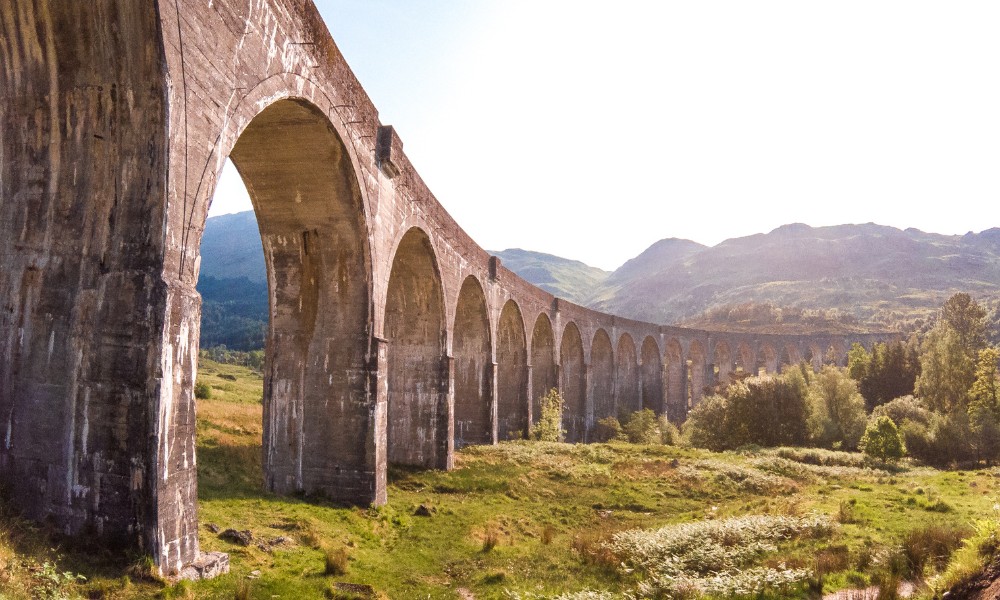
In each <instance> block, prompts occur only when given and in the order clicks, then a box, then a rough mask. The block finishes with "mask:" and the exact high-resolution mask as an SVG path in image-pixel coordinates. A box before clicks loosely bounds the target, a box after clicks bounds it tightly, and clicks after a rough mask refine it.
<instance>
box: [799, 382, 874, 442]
mask: <svg viewBox="0 0 1000 600" xmlns="http://www.w3.org/2000/svg"><path fill="white" fill-rule="evenodd" d="M809 402H810V405H811V407H812V411H811V413H810V415H809V430H810V433H811V434H812V438H813V441H814V442H816V443H817V444H818V445H820V446H823V447H826V448H845V449H852V450H853V449H854V448H856V447H857V445H858V440H860V439H861V435H862V433H864V430H865V419H866V416H867V415H866V414H865V401H864V398H862V397H861V394H860V393H858V385H857V383H856V382H855V381H854V380H853V379H851V378H850V377H848V376H847V373H846V371H844V370H843V369H838V368H837V367H832V366H829V365H828V366H825V367H823V370H822V371H820V373H819V374H818V375H816V377H815V378H813V382H812V384H811V385H810V386H809Z"/></svg>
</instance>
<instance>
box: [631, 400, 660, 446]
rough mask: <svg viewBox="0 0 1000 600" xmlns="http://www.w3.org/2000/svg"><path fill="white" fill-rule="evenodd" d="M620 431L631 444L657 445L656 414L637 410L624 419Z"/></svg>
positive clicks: (658, 440) (658, 425)
mask: <svg viewBox="0 0 1000 600" xmlns="http://www.w3.org/2000/svg"><path fill="white" fill-rule="evenodd" d="M622 430H623V431H624V433H625V436H626V437H627V438H628V441H630V442H632V443H633V444H659V443H660V442H661V435H660V422H659V420H658V419H657V418H656V413H654V412H653V411H651V410H650V409H648V408H644V409H642V410H637V411H635V412H634V413H632V414H631V415H629V416H628V418H627V419H625V422H624V423H623V424H622Z"/></svg>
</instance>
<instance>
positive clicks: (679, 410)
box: [664, 339, 687, 423]
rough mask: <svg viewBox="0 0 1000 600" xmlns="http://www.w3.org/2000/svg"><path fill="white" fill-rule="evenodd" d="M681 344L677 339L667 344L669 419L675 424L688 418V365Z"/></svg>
mask: <svg viewBox="0 0 1000 600" xmlns="http://www.w3.org/2000/svg"><path fill="white" fill-rule="evenodd" d="M683 354H684V353H683V350H682V349H681V344H680V342H678V341H677V340H676V339H671V340H670V341H668V342H667V349H666V354H665V368H664V371H665V372H666V375H667V417H668V418H669V419H670V420H671V421H673V422H674V423H683V422H684V419H686V418H687V394H686V390H687V363H686V362H685V360H684V356H683Z"/></svg>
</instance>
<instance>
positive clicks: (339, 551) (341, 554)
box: [324, 546, 348, 576]
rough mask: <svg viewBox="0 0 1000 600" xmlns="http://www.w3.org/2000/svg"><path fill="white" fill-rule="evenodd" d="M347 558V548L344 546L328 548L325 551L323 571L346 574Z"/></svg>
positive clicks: (329, 573) (330, 573)
mask: <svg viewBox="0 0 1000 600" xmlns="http://www.w3.org/2000/svg"><path fill="white" fill-rule="evenodd" d="M347 558H348V556H347V548H344V547H343V546H339V547H337V548H333V549H328V550H327V551H326V553H325V559H326V565H325V567H326V568H325V569H324V573H326V574H327V575H336V576H339V575H346V574H347Z"/></svg>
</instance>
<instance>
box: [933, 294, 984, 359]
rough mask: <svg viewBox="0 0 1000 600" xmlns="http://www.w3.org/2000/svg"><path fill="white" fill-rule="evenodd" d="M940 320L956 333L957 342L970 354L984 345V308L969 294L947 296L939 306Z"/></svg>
mask: <svg viewBox="0 0 1000 600" xmlns="http://www.w3.org/2000/svg"><path fill="white" fill-rule="evenodd" d="M941 321H942V322H943V323H945V324H947V325H948V327H950V328H951V329H953V330H954V331H955V333H957V334H958V338H959V343H960V344H961V345H962V347H964V348H966V349H968V350H969V352H970V354H971V355H972V356H975V355H976V353H978V352H979V351H980V350H982V349H983V348H984V347H985V346H986V309H984V308H983V307H982V306H980V305H979V303H978V302H976V301H975V300H973V299H972V296H970V295H969V294H966V293H964V292H963V293H958V294H955V295H953V296H952V297H951V298H948V301H947V302H945V303H944V305H943V306H942V307H941Z"/></svg>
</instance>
